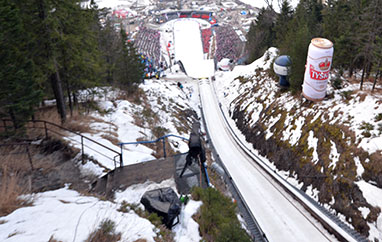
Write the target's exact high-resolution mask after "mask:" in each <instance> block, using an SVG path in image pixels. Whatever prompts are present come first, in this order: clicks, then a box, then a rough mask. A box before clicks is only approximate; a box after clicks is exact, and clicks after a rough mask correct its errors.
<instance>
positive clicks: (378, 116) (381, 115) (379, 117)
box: [374, 113, 382, 122]
mask: <svg viewBox="0 0 382 242" xmlns="http://www.w3.org/2000/svg"><path fill="white" fill-rule="evenodd" d="M381 120H382V113H379V114H377V115H376V116H375V117H374V121H375V122H378V121H381Z"/></svg>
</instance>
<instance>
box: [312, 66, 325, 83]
mask: <svg viewBox="0 0 382 242" xmlns="http://www.w3.org/2000/svg"><path fill="white" fill-rule="evenodd" d="M309 72H310V78H311V79H313V80H317V81H323V80H326V79H328V78H329V71H324V72H321V71H316V70H315V69H314V66H312V65H310V68H309Z"/></svg>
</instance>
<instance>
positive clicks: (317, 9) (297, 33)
mask: <svg viewBox="0 0 382 242" xmlns="http://www.w3.org/2000/svg"><path fill="white" fill-rule="evenodd" d="M321 9H322V6H321V4H320V3H317V2H316V1H315V0H301V1H300V3H299V4H298V5H297V8H296V11H295V14H294V16H293V19H292V20H291V21H290V22H289V25H288V33H287V35H286V38H285V41H284V42H283V43H281V45H280V52H281V54H287V55H289V56H290V57H291V59H292V66H291V75H290V80H289V82H290V84H291V89H292V91H299V90H300V89H301V85H302V83H303V80H304V73H305V64H306V58H307V52H308V46H309V43H310V40H311V39H312V38H313V37H317V36H319V35H320V32H321V22H322V16H321Z"/></svg>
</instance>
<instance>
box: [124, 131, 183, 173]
mask: <svg viewBox="0 0 382 242" xmlns="http://www.w3.org/2000/svg"><path fill="white" fill-rule="evenodd" d="M169 137H175V138H178V139H181V140H185V141H188V139H187V138H184V137H182V136H178V135H175V134H168V135H164V136H162V137H159V138H158V139H156V140H150V141H133V142H123V143H119V144H118V145H119V146H120V147H121V156H122V153H123V146H125V145H136V144H152V143H157V142H159V141H162V143H163V157H165V158H166V156H167V155H166V139H167V138H169ZM121 166H123V163H121Z"/></svg>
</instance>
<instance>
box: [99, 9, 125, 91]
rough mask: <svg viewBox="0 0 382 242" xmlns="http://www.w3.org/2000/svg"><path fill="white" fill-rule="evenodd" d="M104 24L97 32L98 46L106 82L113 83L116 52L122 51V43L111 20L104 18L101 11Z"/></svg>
mask: <svg viewBox="0 0 382 242" xmlns="http://www.w3.org/2000/svg"><path fill="white" fill-rule="evenodd" d="M102 14H103V15H104V19H106V21H105V23H104V25H103V26H102V28H101V29H100V33H99V48H100V51H101V56H102V58H103V61H104V62H105V69H104V71H105V75H106V81H107V83H108V84H111V85H113V84H114V79H115V70H116V65H117V59H118V53H121V52H122V48H123V45H122V44H121V43H120V41H121V36H120V35H119V34H118V33H116V32H115V29H114V28H113V26H112V22H111V21H110V20H109V19H107V18H106V13H105V12H102Z"/></svg>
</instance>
